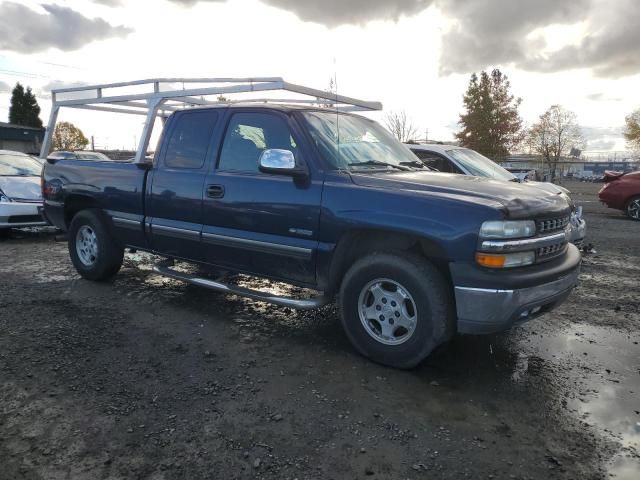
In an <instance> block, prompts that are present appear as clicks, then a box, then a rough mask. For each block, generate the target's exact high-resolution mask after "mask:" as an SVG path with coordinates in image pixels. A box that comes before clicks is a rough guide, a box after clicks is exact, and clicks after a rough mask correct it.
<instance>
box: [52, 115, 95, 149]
mask: <svg viewBox="0 0 640 480" xmlns="http://www.w3.org/2000/svg"><path fill="white" fill-rule="evenodd" d="M88 144H89V140H87V137H85V136H84V134H83V133H82V130H80V129H79V128H78V127H76V126H75V125H74V124H73V123H69V122H60V123H58V124H57V125H56V129H55V130H54V132H53V141H52V145H53V150H69V151H74V150H82V149H83V148H84V147H86V146H87V145H88Z"/></svg>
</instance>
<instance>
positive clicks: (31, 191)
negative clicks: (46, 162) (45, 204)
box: [0, 176, 42, 201]
mask: <svg viewBox="0 0 640 480" xmlns="http://www.w3.org/2000/svg"><path fill="white" fill-rule="evenodd" d="M0 190H1V191H2V192H3V193H4V194H5V195H6V196H7V197H9V198H10V199H12V200H32V201H33V200H42V191H41V189H40V177H18V176H15V177H14V176H7V177H2V176H0Z"/></svg>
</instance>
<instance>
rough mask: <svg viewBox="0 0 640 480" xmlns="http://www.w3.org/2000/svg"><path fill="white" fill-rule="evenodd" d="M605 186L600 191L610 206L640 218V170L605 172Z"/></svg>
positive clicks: (602, 197)
mask: <svg viewBox="0 0 640 480" xmlns="http://www.w3.org/2000/svg"><path fill="white" fill-rule="evenodd" d="M604 181H605V182H606V183H605V185H604V187H602V188H601V189H600V191H599V192H598V197H600V200H601V201H602V202H603V203H604V204H606V205H607V207H609V208H615V209H617V210H623V211H625V212H626V213H627V215H628V216H629V218H631V219H633V220H640V172H630V173H622V172H604Z"/></svg>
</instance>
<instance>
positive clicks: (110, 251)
mask: <svg viewBox="0 0 640 480" xmlns="http://www.w3.org/2000/svg"><path fill="white" fill-rule="evenodd" d="M69 255H70V256H71V261H72V262H73V266H74V267H75V268H76V270H77V271H78V273H79V274H80V275H81V276H82V277H83V278H86V279H87V280H97V281H101V280H108V279H109V278H111V277H113V276H114V275H115V274H116V273H118V270H120V267H121V266H122V259H123V257H124V249H123V248H121V247H119V246H118V245H116V243H115V242H114V241H113V238H112V237H111V235H110V234H109V231H108V230H107V228H106V227H105V224H104V221H103V220H102V215H100V212H99V211H98V210H94V209H90V210H82V211H80V212H79V213H77V214H76V215H75V217H73V220H72V221H71V226H70V227H69Z"/></svg>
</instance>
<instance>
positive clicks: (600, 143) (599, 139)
mask: <svg viewBox="0 0 640 480" xmlns="http://www.w3.org/2000/svg"><path fill="white" fill-rule="evenodd" d="M622 128H623V127H622V126H617V127H581V128H580V130H581V132H582V135H583V137H584V139H585V142H586V144H587V146H586V150H594V151H606V150H613V149H614V147H615V146H616V145H617V144H618V140H620V138H621V137H622Z"/></svg>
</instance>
